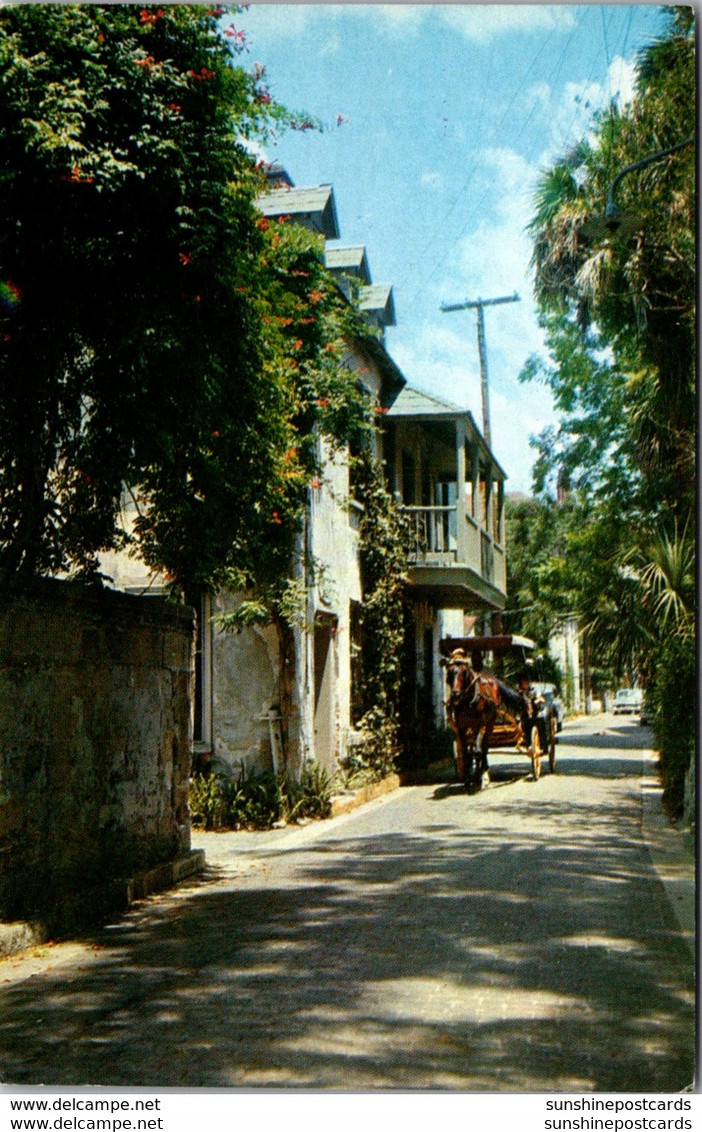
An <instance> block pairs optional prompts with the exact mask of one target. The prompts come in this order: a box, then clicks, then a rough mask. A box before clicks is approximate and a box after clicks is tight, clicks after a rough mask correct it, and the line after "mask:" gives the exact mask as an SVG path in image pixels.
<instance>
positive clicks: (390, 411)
mask: <svg viewBox="0 0 702 1132" xmlns="http://www.w3.org/2000/svg"><path fill="white" fill-rule="evenodd" d="M387 415H388V418H390V419H393V418H396V419H405V420H406V419H407V418H410V417H411V418H414V419H415V420H418V421H422V420H424V421H430V420H434V421H436V420H440V419H442V418H443V419H444V420H447V419H451V418H453V419H454V420H455V419H456V418H457V417H465V418H466V419H467V420H468V422H469V424H470V429H471V432H472V433H474V434H475V436H476V437H477V439H478V443H479V445H480V447H481V449H482V451H483V453H484V454H485V455H486V456H488V457H489V459H490V461H491V463H492V465H493V466H494V467H495V468H496V469H497V470H498V472H500V473H501V474H502V475H503V476H504V477H505V478H506V473H505V471H504V468H503V467H502V466H501V464H500V463H499V461H498V460H497V458H496V456H495V454H494V452H493V451H492V450H491V449H490V448H488V446H487V444H486V443H485V438H484V436H483V434H482V433H481V431H480V429H479V428H478V426H477V425H476V423H475V419H474V417H473V414H472V413H471V412H470V410H469V409H461V408H460V407H459V406H458V405H452V404H451V402H450V401H444V400H443V399H442V398H441V397H435V396H434V394H433V393H426V392H425V391H424V390H423V389H416V388H415V387H414V386H412V385H405V386H404V387H403V388H402V389H400V391H399V393H398V394H397V396H396V397H395V399H394V400H393V401H392V402H391V403H389V404H388V405H387Z"/></svg>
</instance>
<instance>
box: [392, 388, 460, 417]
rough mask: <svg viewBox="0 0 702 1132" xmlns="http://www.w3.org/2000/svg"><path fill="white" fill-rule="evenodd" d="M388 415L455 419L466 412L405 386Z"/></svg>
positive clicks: (448, 402) (438, 398)
mask: <svg viewBox="0 0 702 1132" xmlns="http://www.w3.org/2000/svg"><path fill="white" fill-rule="evenodd" d="M388 413H389V415H390V416H392V417H437V416H450V417H455V416H457V415H458V416H461V415H462V414H463V413H468V410H467V409H461V408H460V406H459V405H452V404H451V402H450V401H443V400H442V399H441V398H440V397H434V396H433V394H431V393H425V392H424V390H423V389H415V388H414V386H412V385H405V387H404V389H403V390H402V392H401V393H400V394H399V395H398V396H397V398H396V399H395V401H393V403H392V405H391V406H390V408H389V410H388ZM468 415H470V414H468Z"/></svg>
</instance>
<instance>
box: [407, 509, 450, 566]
mask: <svg viewBox="0 0 702 1132" xmlns="http://www.w3.org/2000/svg"><path fill="white" fill-rule="evenodd" d="M402 511H403V513H404V514H405V516H406V517H407V519H408V520H409V524H410V532H411V533H410V554H411V555H412V557H413V558H415V559H416V560H419V561H426V560H427V559H430V558H436V557H437V556H441V557H442V558H443V557H449V558H451V559H453V561H454V562H455V561H456V559H457V538H456V506H455V504H454V505H453V506H446V507H403V508H402Z"/></svg>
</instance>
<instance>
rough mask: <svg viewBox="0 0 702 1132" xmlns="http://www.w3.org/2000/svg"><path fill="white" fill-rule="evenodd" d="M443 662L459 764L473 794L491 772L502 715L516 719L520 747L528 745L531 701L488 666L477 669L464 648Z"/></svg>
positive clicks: (448, 710)
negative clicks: (491, 749)
mask: <svg viewBox="0 0 702 1132" xmlns="http://www.w3.org/2000/svg"><path fill="white" fill-rule="evenodd" d="M443 663H445V665H446V683H447V685H448V687H449V696H448V699H447V701H446V707H447V713H448V721H449V724H450V726H451V727H452V728H453V730H454V731H455V732H456V767H457V770H458V775H459V778H461V779H462V781H463V782H464V783H465V785H466V788H467V789H468V790H469V791H471V793H472V792H474V791H477V790H480V789H482V785H483V780H484V777H485V775H487V773H488V758H487V756H488V750H489V747H490V740H491V738H492V733H493V730H494V727H495V724H496V722H497V719H498V717H499V716H500V715H505V714H506V715H508V716H510V717H511V718H512V720H513V721H514V722H515V724H516V725H517V728H518V734H519V738H518V746H519V745H520V744H522V745H523V746H524V747H526V745H527V744H526V742H525V738H524V736H525V733H530V731H531V726H530V724H531V712H530V709H529V703H528V701H527V699H526V697H524V696H523V695H521V694H520V693H519V692H515V691H514V690H513V689H512V688H510V687H509V686H508V685H507V684H505V683H504V682H503V681H502V680H500V679H498V677H497V676H495V675H494V673H492V672H490V671H489V670H488V669H484V668H481V669H480V670H479V671H477V670H476V669H475V668H474V667H473V665H472V664H471V663H470V661H469V660H468V657H467V656H466V654H465V652H464V651H463V649H455V650H454V651H453V652H452V653H451V655H450V657H449V658H448V660H447V661H445V662H443ZM469 737H470V742H469Z"/></svg>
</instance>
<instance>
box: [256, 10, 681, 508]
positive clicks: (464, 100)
mask: <svg viewBox="0 0 702 1132" xmlns="http://www.w3.org/2000/svg"><path fill="white" fill-rule="evenodd" d="M234 22H235V26H236V27H237V29H241V30H242V31H244V32H245V35H246V44H247V46H246V52H245V54H244V56H243V58H242V59H241V60H240V61H241V62H242V63H243V64H244V65H246V64H249V65H252V64H253V63H254V62H257V63H261V64H263V65H264V66H265V68H266V74H267V82H268V86H269V88H270V90H271V93H272V95H273V96H274V97H275V98H276V99H277V100H278V101H280V102H282V103H283V105H285V106H286V107H287V108H288V109H290V110H295V111H300V112H304V113H306V114H309V115H310V116H312V117H314V118H316V119H319V120H321V122H322V123H323V126H324V128H323V129H322V131H321V132H318V131H311V130H310V131H304V132H288V133H282V134H281V136H280V137H279V138H278V139H277V140H276V141H275V142H274V143H273V144H269V145H268V146H267V147H266V151H265V154H264V156H265V157H266V158H267V159H268V160H271V161H278V162H280V163H281V164H282V165H283V166H284V167H285V168H286V169H287V171H288V173H289V174H290V176H291V178H292V180H293V181H294V183H295V184H296V185H299V186H305V185H315V184H331V185H333V187H334V196H335V200H336V206H337V214H338V219H339V227H340V230H341V241H340V242H341V243H342V244H348V245H356V244H363V245H365V247H366V252H367V256H368V261H369V264H370V270H371V273H372V277H373V281H374V282H376V283H391V284H392V285H393V294H394V299H395V308H396V313H397V326H396V327H391V328H389V329H388V331H387V336H386V346H387V349H388V351H389V353H390V354H391V356H392V357H393V358H394V360H395V361H396V362H397V364H398V365H399V367H400V369H401V370H402V372H403V373H404V375H405V377H406V378H407V381H408V382H409V383H410V384H411V385H413V386H416V387H418V388H420V389H424V390H426V391H427V392H429V393H433V394H435V395H436V396H438V397H441V398H443V399H445V400H447V401H450V402H452V403H453V404H455V405H458V406H460V407H461V408H466V409H469V410H470V411H471V412H472V414H473V416H474V418H475V421H476V423H477V424H478V427H481V426H482V408H481V397H480V368H479V358H478V345H477V323H476V312H475V311H474V310H466V311H460V312H452V313H446V312H442V311H441V305H442V304H444V303H460V302H463V301H465V300H466V299H469V300H475V299H477V298H481V299H490V298H496V297H502V296H506V295H513V294H515V293H518V294H519V296H520V301H519V302H514V303H508V304H503V305H498V306H495V307H487V308H485V327H486V341H487V358H488V366H487V368H488V377H489V388H490V422H491V432H492V448H493V451H494V454H495V456H496V457H497V459H498V461H499V463H500V464H501V466H502V467H503V469H504V470H505V472H506V473H507V475H508V477H509V478H508V483H507V489H508V491H521V492H526V493H529V491H530V489H531V468H532V465H533V462H534V458H535V453H534V450H533V448H532V447H531V446H530V443H529V439H530V437H531V436H533V435H536V434H538V433H539V432H540V431H541V430H542V429H543V428H544V427H545V426H546V425H548V424H549V423H552V422H553V420H554V414H553V403H552V398H551V395H550V392H549V390H548V389H547V388H546V387H545V386H543V385H540V384H536V383H530V384H523V383H520V382H519V381H518V374H519V372H520V371H521V369H522V367H523V365H524V363H525V361H526V360H527V358H528V357H529V356H530V355H531V354H534V353H537V354H539V353H541V354H543V353H544V347H543V339H542V335H541V331H540V329H539V326H538V320H537V315H536V309H535V304H534V301H533V295H532V287H531V277H530V268H529V260H530V256H531V246H530V243H529V239H528V237H527V235H526V233H525V226H526V225H527V223H528V222H529V219H530V217H531V215H532V213H533V203H532V202H533V194H534V188H535V184H536V182H537V179H538V176H539V172H540V170H543V169H544V168H546V167H548V165H549V164H550V163H552V162H553V161H554V159H556V158H557V157H559V156H561V155H562V154H563V153H565V152H567V150H568V149H569V148H570V147H571V146H572V145H574V144H575V143H576V142H577V141H578V140H579V139H580V138H581V137H582V136H583V135H584V134H585V133H586V132H587V130H588V128H589V127H590V126H591V123H592V115H593V114H594V112H595V111H596V110H597V109H598V108H601V107H603V106H606V105H607V104H609V102H610V101H611V100H612V99H616V100H618V102H619V104H620V105H623V104H625V103H626V102H627V101H628V100H629V99H630V98H631V94H632V81H633V61H634V58H635V55H636V53H637V51H638V50H640V48H641V47H642V46H643V45H644V44H646V43H647V42H649V41H650V40H651V39H652V38H653V37H654V36H655V35H657V34H659V33H660V31H661V29H662V26H663V17H662V10H661V8H660V7H658V6H655V5H647V4H640V5H633V6H632V5H626V4H611V5H588V4H583V5H580V4H578V5H570V4H562V5H555V6H550V5H545V4H534V5H529V4H524V5H522V4H500V5H489V4H473V3H456V4H448V5H444V4H346V3H342V4H324V3H321V4H319V3H317V4H291V5H285V4H276V3H261V4H252V5H251V6H250V7H249V8H248V9H247V10H245V11H243V12H242V13H241V14H240V15H238V16H237V17H235V21H234ZM603 208H604V202H603Z"/></svg>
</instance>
